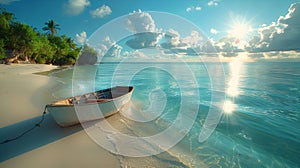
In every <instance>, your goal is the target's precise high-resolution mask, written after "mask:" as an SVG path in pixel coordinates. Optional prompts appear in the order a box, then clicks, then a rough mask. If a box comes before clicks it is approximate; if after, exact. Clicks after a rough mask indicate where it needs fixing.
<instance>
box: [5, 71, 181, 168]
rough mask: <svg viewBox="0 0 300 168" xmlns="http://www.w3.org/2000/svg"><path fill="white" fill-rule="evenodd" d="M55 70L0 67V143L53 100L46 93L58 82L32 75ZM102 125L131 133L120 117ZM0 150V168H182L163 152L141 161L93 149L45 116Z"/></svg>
mask: <svg viewBox="0 0 300 168" xmlns="http://www.w3.org/2000/svg"><path fill="white" fill-rule="evenodd" d="M55 68H57V67H56V66H50V65H0V72H1V73H0V78H1V80H0V85H1V87H0V93H1V97H0V105H1V120H0V121H1V122H0V124H1V125H0V127H1V129H0V139H1V141H2V140H4V139H7V138H12V137H15V136H16V135H18V134H19V132H21V131H22V130H24V129H25V127H29V128H30V127H31V126H32V125H33V124H34V123H35V122H36V120H37V119H40V118H39V117H40V115H41V114H42V112H43V109H44V106H45V105H46V104H47V103H51V102H52V101H53V100H54V98H53V97H52V95H51V93H50V91H51V89H52V88H53V87H55V86H56V85H57V83H58V81H56V80H55V78H51V77H48V76H44V75H37V74H33V73H37V72H44V71H49V70H52V69H55ZM20 100H21V101H20ZM124 120H125V121H126V122H127V123H126V124H124ZM107 121H108V122H109V123H110V124H111V125H112V126H114V127H115V128H117V129H118V130H120V131H121V132H123V133H126V132H127V133H129V132H130V131H132V130H129V129H128V128H127V126H128V125H130V120H126V118H124V117H123V116H122V115H120V114H116V115H113V116H111V117H109V118H107ZM121 121H123V122H121ZM132 128H134V125H133V126H132ZM145 129H146V130H147V128H145ZM18 131H19V132H18ZM143 131H145V130H143ZM150 132H151V131H150ZM0 147H1V150H2V151H4V152H2V153H1V154H0V156H1V155H2V156H1V157H0V159H1V160H0V162H1V163H0V167H5V168H18V167H30V168H35V167H44V168H47V167H49V168H50V167H51V168H53V167H55V168H58V167H62V168H63V167H72V168H76V167H78V168H79V167H109V168H114V167H170V166H171V167H187V166H186V165H184V164H183V163H181V161H180V160H179V159H178V158H177V157H174V156H172V155H170V153H168V152H163V153H161V154H159V155H156V156H148V157H143V158H131V157H124V156H119V155H115V154H112V153H110V152H108V151H107V150H105V149H104V148H102V147H101V146H99V145H97V144H96V143H95V142H94V141H93V140H92V139H91V138H90V137H89V136H88V135H87V134H86V132H85V131H84V130H83V129H82V128H81V126H80V125H78V126H75V127H71V128H60V127H58V126H57V124H56V123H55V122H54V120H53V119H52V117H51V116H50V115H49V114H47V115H46V118H45V121H44V123H43V124H42V126H41V127H40V128H37V129H36V130H35V131H33V132H31V133H29V134H28V135H26V136H24V137H22V138H21V139H18V140H17V141H13V142H9V143H7V144H4V145H2V146H0ZM5 155H6V156H5Z"/></svg>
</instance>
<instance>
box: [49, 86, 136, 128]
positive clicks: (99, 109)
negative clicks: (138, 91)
mask: <svg viewBox="0 0 300 168" xmlns="http://www.w3.org/2000/svg"><path fill="white" fill-rule="evenodd" d="M133 89H134V88H133V87H132V86H116V87H113V88H109V89H104V90H98V91H95V92H90V93H85V94H82V95H78V96H74V97H69V98H66V99H63V100H59V101H55V102H53V103H51V104H48V105H47V106H46V109H47V111H48V112H49V113H50V115H51V116H52V117H53V118H54V120H55V122H56V123H57V124H58V125H59V126H61V127H69V126H73V125H77V124H79V123H83V122H87V121H92V120H98V119H103V118H106V117H109V116H111V115H113V114H115V113H117V112H118V111H119V110H120V109H121V108H122V107H123V106H124V105H126V104H127V103H128V102H129V101H130V99H131V95H132V92H133Z"/></svg>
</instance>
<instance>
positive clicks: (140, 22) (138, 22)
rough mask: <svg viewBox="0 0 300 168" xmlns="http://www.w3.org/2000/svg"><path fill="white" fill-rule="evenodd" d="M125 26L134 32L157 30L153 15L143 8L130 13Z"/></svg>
mask: <svg viewBox="0 0 300 168" xmlns="http://www.w3.org/2000/svg"><path fill="white" fill-rule="evenodd" d="M125 27H126V28H127V29H128V30H129V31H131V32H132V33H142V32H157V29H156V27H155V23H154V20H153V19H152V16H151V15H150V14H149V13H146V12H142V11H141V10H138V11H134V12H132V13H129V14H128V16H127V19H126V21H125Z"/></svg>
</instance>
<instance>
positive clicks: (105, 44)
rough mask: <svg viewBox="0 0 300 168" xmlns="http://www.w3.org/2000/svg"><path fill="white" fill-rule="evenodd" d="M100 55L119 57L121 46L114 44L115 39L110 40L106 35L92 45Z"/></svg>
mask: <svg viewBox="0 0 300 168" xmlns="http://www.w3.org/2000/svg"><path fill="white" fill-rule="evenodd" d="M94 48H95V49H96V51H97V52H98V55H99V56H100V57H103V56H106V57H116V58H119V57H120V54H121V50H122V47H121V46H119V45H118V44H116V42H115V41H113V40H111V39H110V37H109V36H106V37H105V38H104V39H103V40H102V41H101V42H100V44H97V46H95V47H94Z"/></svg>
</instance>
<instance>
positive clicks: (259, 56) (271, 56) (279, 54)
mask: <svg viewBox="0 0 300 168" xmlns="http://www.w3.org/2000/svg"><path fill="white" fill-rule="evenodd" d="M247 54H248V57H250V58H253V59H255V60H272V61H274V60H284V59H288V60H292V61H293V60H295V59H296V60H300V52H297V51H268V52H256V53H247ZM288 60H287V61H288Z"/></svg>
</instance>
